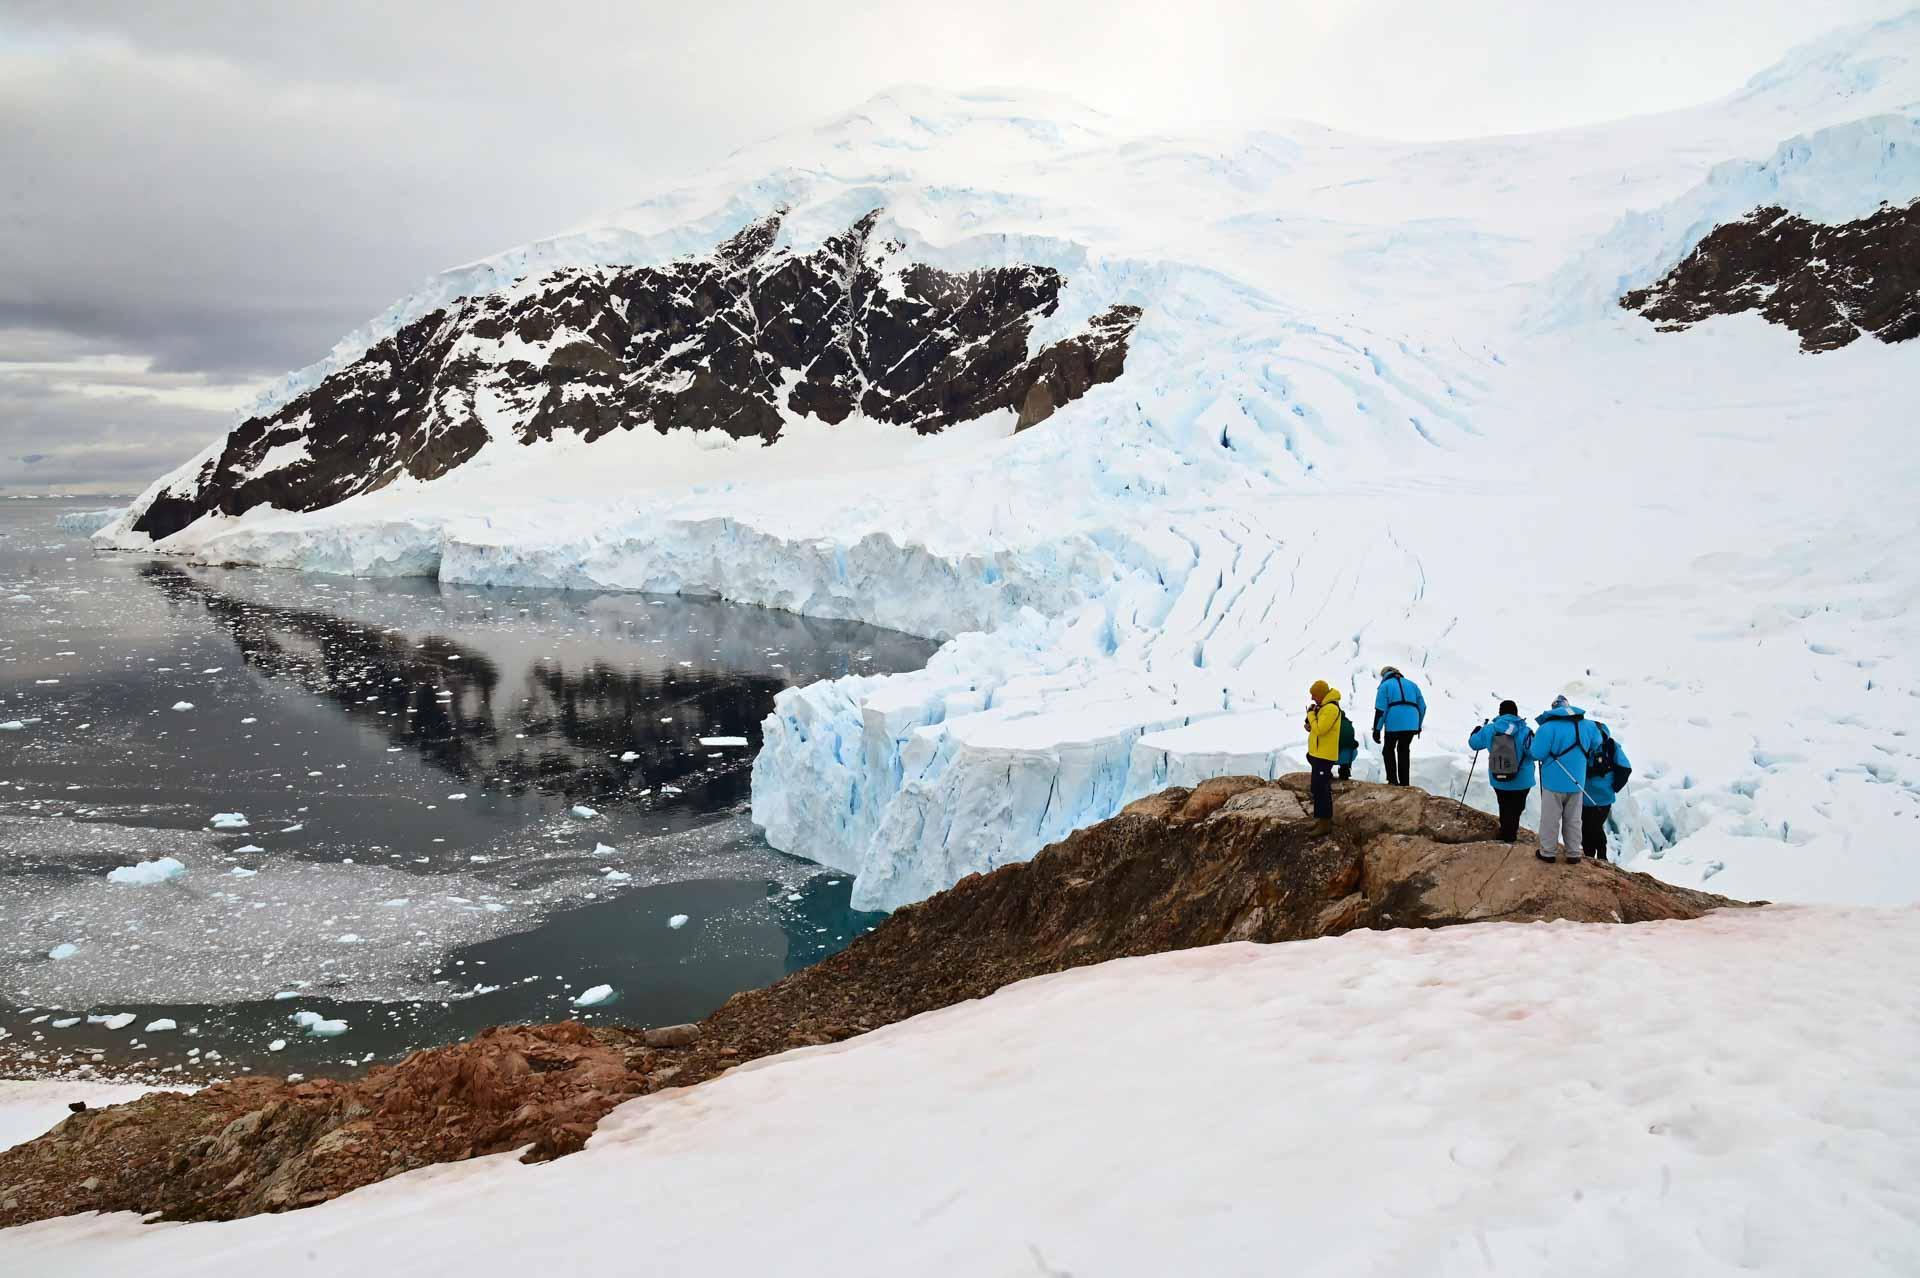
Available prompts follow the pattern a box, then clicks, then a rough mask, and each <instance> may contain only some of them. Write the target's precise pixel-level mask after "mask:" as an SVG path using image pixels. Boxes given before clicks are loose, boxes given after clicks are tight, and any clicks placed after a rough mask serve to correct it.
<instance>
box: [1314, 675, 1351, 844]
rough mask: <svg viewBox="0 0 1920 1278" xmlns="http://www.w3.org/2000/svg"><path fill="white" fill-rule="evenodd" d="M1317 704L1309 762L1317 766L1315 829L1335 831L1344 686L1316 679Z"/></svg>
mask: <svg viewBox="0 0 1920 1278" xmlns="http://www.w3.org/2000/svg"><path fill="white" fill-rule="evenodd" d="M1307 691H1308V692H1309V693H1311V694H1312V696H1313V704H1312V705H1310V706H1308V707H1307V723H1306V727H1307V766H1308V767H1309V768H1311V769H1312V770H1313V778H1312V785H1311V787H1310V789H1311V790H1312V793H1313V832H1314V833H1315V834H1331V833H1333V769H1334V767H1335V765H1337V764H1338V763H1339V762H1340V723H1341V721H1342V720H1344V719H1345V718H1346V715H1344V714H1342V713H1341V712H1340V689H1338V688H1333V687H1329V686H1328V685H1327V681H1326V680H1325V679H1316V680H1314V682H1313V687H1311V688H1309V689H1307Z"/></svg>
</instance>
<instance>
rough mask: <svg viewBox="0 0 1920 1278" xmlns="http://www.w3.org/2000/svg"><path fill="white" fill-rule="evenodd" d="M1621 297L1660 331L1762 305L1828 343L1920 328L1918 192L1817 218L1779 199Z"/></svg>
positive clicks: (1804, 334) (1804, 338) (1774, 317)
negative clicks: (1845, 218) (1870, 208)
mask: <svg viewBox="0 0 1920 1278" xmlns="http://www.w3.org/2000/svg"><path fill="white" fill-rule="evenodd" d="M1620 305H1622V306H1624V307H1626V308H1627V309H1628V310H1632V311H1638V312H1640V313H1641V314H1642V315H1645V316H1646V317H1647V318H1648V319H1650V320H1652V321H1653V322H1654V325H1655V327H1657V328H1659V329H1661V330H1662V331H1665V332H1672V331H1675V330H1678V329H1683V328H1687V327H1688V326H1690V325H1693V324H1697V323H1699V322H1700V321H1701V320H1703V319H1706V318H1707V317H1709V316H1712V315H1733V314H1736V313H1738V312H1741V311H1759V312H1760V314H1761V315H1763V316H1765V317H1766V318H1767V319H1768V320H1770V321H1772V322H1773V323H1775V324H1783V325H1785V326H1786V327H1788V328H1790V329H1792V330H1793V331H1794V332H1796V333H1798V334H1799V335H1800V349H1802V350H1805V351H1830V350H1836V349H1838V348H1839V347H1842V346H1846V345H1848V344H1849V343H1851V342H1853V341H1854V340H1855V339H1856V338H1858V337H1860V336H1861V335H1863V334H1867V335H1871V336H1873V337H1877V338H1879V339H1880V340H1881V341H1883V342H1904V341H1908V340H1909V339H1911V338H1914V337H1920V200H1916V201H1914V202H1913V203H1911V204H1908V205H1907V206H1906V207H1905V208H1896V207H1894V206H1893V205H1891V204H1887V205H1882V206H1881V207H1880V209H1879V210H1878V211H1877V212H1875V213H1873V214H1871V215H1870V216H1868V217H1863V218H1860V219H1859V220H1857V221H1853V222H1846V223H1842V224H1840V225H1837V226H1823V225H1821V224H1819V223H1817V222H1809V221H1807V220H1806V219H1805V218H1802V217H1796V216H1794V215H1793V214H1791V213H1789V212H1787V211H1786V210H1785V209H1782V208H1763V209H1756V210H1755V211H1754V212H1752V213H1750V214H1748V215H1747V216H1746V217H1744V218H1742V219H1741V220H1740V221H1738V222H1729V223H1727V224H1726V225H1724V226H1718V227H1715V228H1714V229H1713V231H1712V232H1711V233H1710V234H1708V235H1707V236H1706V237H1705V238H1704V239H1702V240H1701V241H1700V242H1699V243H1698V244H1697V245H1695V246H1694V248H1693V251H1692V252H1690V253H1688V254H1687V256H1686V257H1684V258H1682V259H1681V261H1680V262H1679V263H1678V264H1677V265H1676V266H1675V267H1674V268H1673V269H1672V270H1670V271H1668V272H1667V273H1666V274H1665V275H1664V276H1662V277H1661V278H1660V280H1659V282H1657V283H1655V284H1653V285H1651V286H1649V287H1647V288H1640V289H1634V290H1632V291H1631V292H1629V293H1627V294H1626V295H1625V296H1623V297H1622V298H1621V299H1620Z"/></svg>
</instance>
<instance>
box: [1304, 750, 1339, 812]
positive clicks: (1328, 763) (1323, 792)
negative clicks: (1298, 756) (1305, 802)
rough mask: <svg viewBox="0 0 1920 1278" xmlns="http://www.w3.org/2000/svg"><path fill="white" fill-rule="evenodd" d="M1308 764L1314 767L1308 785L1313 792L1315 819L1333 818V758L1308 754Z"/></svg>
mask: <svg viewBox="0 0 1920 1278" xmlns="http://www.w3.org/2000/svg"><path fill="white" fill-rule="evenodd" d="M1307 766H1308V767H1310V768H1312V769H1313V777H1312V782H1311V784H1310V786H1309V787H1308V788H1309V789H1310V790H1311V791H1312V793H1313V819H1314V820H1316V821H1331V820H1333V760H1332V759H1316V758H1314V757H1313V756H1312V755H1308V756H1307Z"/></svg>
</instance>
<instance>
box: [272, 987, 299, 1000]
mask: <svg viewBox="0 0 1920 1278" xmlns="http://www.w3.org/2000/svg"><path fill="white" fill-rule="evenodd" d="M273 996H274V998H276V999H278V1000H280V1001H282V1002H284V1001H286V1000H287V999H290V998H299V997H300V991H299V990H276V991H274V995H273Z"/></svg>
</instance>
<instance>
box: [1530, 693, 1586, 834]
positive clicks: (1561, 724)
mask: <svg viewBox="0 0 1920 1278" xmlns="http://www.w3.org/2000/svg"><path fill="white" fill-rule="evenodd" d="M1539 722H1540V727H1539V729H1538V730H1537V731H1536V732H1535V733H1534V734H1533V747H1532V748H1531V749H1530V750H1528V751H1527V753H1528V755H1529V756H1531V757H1532V759H1533V761H1534V762H1535V763H1537V764H1539V765H1540V850H1539V851H1538V852H1537V853H1535V854H1534V855H1536V856H1538V857H1539V858H1540V859H1541V860H1542V861H1556V860H1557V861H1559V862H1560V863H1561V864H1563V865H1571V864H1572V863H1573V862H1575V861H1578V860H1579V859H1580V846H1581V841H1582V830H1581V824H1580V812H1581V809H1582V808H1583V807H1585V806H1586V802H1585V794H1586V788H1587V763H1588V760H1590V759H1591V758H1592V757H1593V754H1594V752H1595V751H1596V750H1598V749H1599V748H1600V730H1599V729H1598V728H1596V727H1595V726H1594V725H1593V724H1591V723H1589V722H1587V716H1586V712H1585V711H1584V710H1581V709H1580V708H1579V707H1578V706H1572V705H1568V704H1567V699H1566V698H1565V697H1555V698H1554V699H1553V708H1552V709H1551V710H1549V711H1547V712H1546V713H1545V714H1543V715H1541V716H1540V720H1539Z"/></svg>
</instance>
